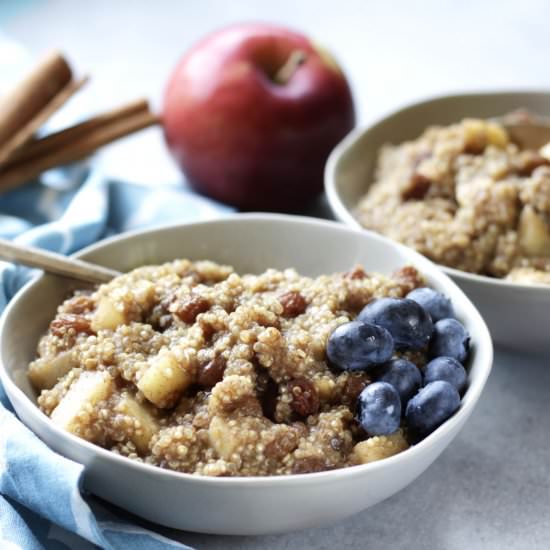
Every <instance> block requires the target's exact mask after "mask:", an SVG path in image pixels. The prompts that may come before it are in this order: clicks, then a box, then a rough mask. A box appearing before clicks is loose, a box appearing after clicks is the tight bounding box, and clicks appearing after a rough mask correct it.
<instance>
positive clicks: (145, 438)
mask: <svg viewBox="0 0 550 550" xmlns="http://www.w3.org/2000/svg"><path fill="white" fill-rule="evenodd" d="M116 411H117V412H120V413H122V414H124V415H127V416H129V417H131V418H132V419H133V420H134V423H136V426H135V429H134V431H133V433H132V435H131V436H130V439H131V440H132V442H133V443H134V445H135V446H136V448H137V450H138V451H139V452H140V453H146V452H147V451H148V449H149V441H150V440H151V438H152V437H153V435H154V434H155V433H156V432H157V431H158V424H157V421H156V419H155V417H154V416H153V415H152V414H151V413H150V412H149V411H148V410H147V408H146V406H145V405H142V404H141V403H138V401H136V399H135V398H134V397H132V396H131V395H129V394H127V393H124V394H123V395H121V397H120V400H119V402H118V403H117V405H116Z"/></svg>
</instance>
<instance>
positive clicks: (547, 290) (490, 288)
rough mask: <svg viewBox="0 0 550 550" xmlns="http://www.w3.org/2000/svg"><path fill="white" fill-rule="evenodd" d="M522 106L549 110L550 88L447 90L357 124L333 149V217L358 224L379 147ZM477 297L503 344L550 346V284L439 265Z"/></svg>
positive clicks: (533, 349) (532, 349) (328, 178)
mask: <svg viewBox="0 0 550 550" xmlns="http://www.w3.org/2000/svg"><path fill="white" fill-rule="evenodd" d="M520 107H525V108H527V109H529V110H531V111H533V112H535V113H541V114H550V92H546V93H545V92H487V93H473V94H462V95H452V96H443V97H438V98H435V99H430V100H427V101H423V102H421V103H416V104H413V105H411V106H409V107H406V108H404V109H401V110H399V111H396V112H395V113H393V114H391V115H388V116H386V117H385V118H383V119H381V120H379V121H378V122H376V123H374V124H372V125H371V126H369V127H367V128H364V129H356V130H354V131H353V132H351V133H350V134H349V135H348V136H347V137H346V138H344V140H343V141H342V142H341V143H340V144H339V145H338V146H337V147H336V148H335V149H334V150H333V151H332V153H331V155H330V157H329V159H328V161H327V165H326V170H325V189H326V192H327V196H328V201H329V204H330V206H331V208H332V211H333V213H334V215H335V217H336V218H337V219H339V220H341V221H343V222H344V223H346V224H347V225H349V226H351V227H356V228H360V227H361V226H360V224H359V222H358V221H357V220H356V219H355V217H354V216H353V214H352V210H353V208H354V207H355V206H356V204H357V203H358V201H359V199H360V197H361V196H362V195H363V194H364V193H365V192H366V191H367V189H368V187H369V185H370V184H371V183H372V181H373V172H374V168H375V163H376V158H377V155H378V151H379V150H380V147H381V146H382V145H383V144H385V143H393V144H399V143H402V142H404V141H407V140H410V139H414V138H416V137H418V136H419V135H420V134H421V133H422V132H423V130H425V129H426V128H427V127H428V126H431V125H433V124H443V125H447V124H451V123H453V122H458V121H460V120H461V119H462V118H465V117H480V118H489V117H495V116H499V115H503V114H505V113H507V112H510V111H513V110H515V109H518V108H520ZM441 267H442V269H443V271H445V272H446V273H447V274H448V275H450V276H451V277H452V278H453V279H454V280H455V281H456V282H457V283H458V285H459V286H460V287H461V288H462V289H463V290H464V292H466V294H467V295H468V296H469V297H470V298H471V299H472V300H473V302H474V304H475V305H476V306H477V307H478V309H479V311H480V312H481V314H482V315H483V318H484V319H485V320H486V321H487V324H488V325H489V329H490V331H491V335H492V336H493V338H494V340H495V341H496V342H498V343H499V344H501V345H503V346H505V347H510V348H514V349H517V350H522V351H525V352H528V353H545V352H548V351H550V337H549V335H550V333H549V330H548V318H549V317H548V315H549V314H548V312H549V311H550V287H549V286H547V285H527V284H518V283H511V282H508V281H504V280H499V279H493V278H490V277H485V276H482V275H474V274H472V273H467V272H465V271H460V270H457V269H452V268H449V267H445V266H441Z"/></svg>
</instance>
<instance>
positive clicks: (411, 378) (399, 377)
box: [378, 359, 422, 407]
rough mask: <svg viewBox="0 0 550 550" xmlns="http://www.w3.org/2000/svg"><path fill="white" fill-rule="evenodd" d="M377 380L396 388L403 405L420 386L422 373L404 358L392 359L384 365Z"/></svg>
mask: <svg viewBox="0 0 550 550" xmlns="http://www.w3.org/2000/svg"><path fill="white" fill-rule="evenodd" d="M378 381H379V382H387V383H388V384H391V385H392V386H393V387H394V388H395V389H396V390H397V393H398V394H399V397H400V398H401V404H402V405H403V407H404V406H405V405H406V404H407V401H408V400H409V399H410V397H411V396H413V395H414V394H415V393H416V392H417V390H418V388H420V386H421V384H422V375H421V374H420V370H419V369H418V367H417V366H416V365H415V364H414V363H411V362H410V361H407V360H406V359H392V360H391V361H390V362H389V363H388V364H387V365H384V370H383V374H382V376H380V377H379V378H378Z"/></svg>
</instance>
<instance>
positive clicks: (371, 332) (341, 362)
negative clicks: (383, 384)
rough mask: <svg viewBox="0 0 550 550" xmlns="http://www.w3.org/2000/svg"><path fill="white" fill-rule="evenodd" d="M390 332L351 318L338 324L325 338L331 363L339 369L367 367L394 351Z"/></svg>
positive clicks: (384, 359)
mask: <svg viewBox="0 0 550 550" xmlns="http://www.w3.org/2000/svg"><path fill="white" fill-rule="evenodd" d="M393 349H394V344H393V338H392V337H391V334H390V333H389V332H388V331H387V330H386V329H385V328H382V327H378V326H375V325H373V324H371V323H362V322H360V321H351V322H350V323H344V324H343V325H340V326H339V327H337V328H336V329H335V330H334V331H333V332H332V334H331V335H330V336H329V339H328V342H327V357H328V359H329V361H330V363H331V364H332V365H333V366H334V367H336V368H338V369H341V370H369V369H370V368H372V367H373V366H374V365H379V364H381V363H385V362H386V361H388V359H390V357H391V356H392V354H393Z"/></svg>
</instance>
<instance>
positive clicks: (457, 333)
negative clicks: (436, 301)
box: [430, 319, 470, 363]
mask: <svg viewBox="0 0 550 550" xmlns="http://www.w3.org/2000/svg"><path fill="white" fill-rule="evenodd" d="M469 349H470V335H469V334H468V331H467V330H466V329H465V328H464V326H463V325H462V324H461V323H459V322H458V321H457V320H456V319H441V321H437V323H436V324H435V325H434V334H433V337H432V343H431V345H430V357H440V356H444V357H453V358H454V359H456V360H457V361H460V362H461V363H464V361H465V360H466V358H467V357H468V351H469Z"/></svg>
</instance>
